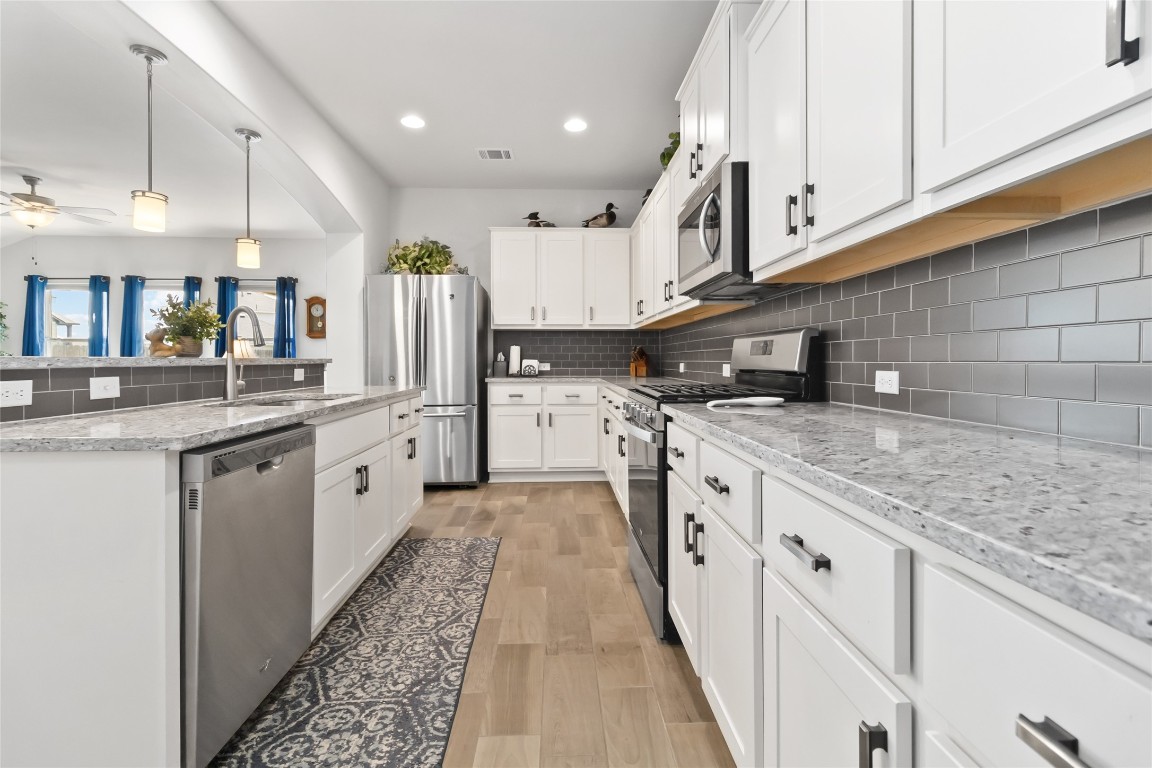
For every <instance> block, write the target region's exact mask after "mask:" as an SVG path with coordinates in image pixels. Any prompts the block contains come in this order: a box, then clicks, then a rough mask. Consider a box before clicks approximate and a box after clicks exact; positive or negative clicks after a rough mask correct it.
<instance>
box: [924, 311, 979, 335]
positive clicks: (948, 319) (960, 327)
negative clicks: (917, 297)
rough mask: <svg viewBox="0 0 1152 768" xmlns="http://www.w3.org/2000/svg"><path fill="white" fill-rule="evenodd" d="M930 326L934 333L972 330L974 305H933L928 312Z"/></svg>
mask: <svg viewBox="0 0 1152 768" xmlns="http://www.w3.org/2000/svg"><path fill="white" fill-rule="evenodd" d="M928 318H929V319H928V328H929V329H930V330H931V331H932V333H934V334H935V333H957V332H960V331H970V330H972V305H971V304H952V305H949V306H947V307H933V308H932V309H930V310H929V314H928Z"/></svg>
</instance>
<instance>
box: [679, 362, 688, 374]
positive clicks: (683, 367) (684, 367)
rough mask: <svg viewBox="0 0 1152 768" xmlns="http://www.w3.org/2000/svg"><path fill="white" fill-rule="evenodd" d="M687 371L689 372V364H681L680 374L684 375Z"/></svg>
mask: <svg viewBox="0 0 1152 768" xmlns="http://www.w3.org/2000/svg"><path fill="white" fill-rule="evenodd" d="M686 370H688V363H680V373H684V371H686Z"/></svg>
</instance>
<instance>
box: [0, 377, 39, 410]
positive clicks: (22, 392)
mask: <svg viewBox="0 0 1152 768" xmlns="http://www.w3.org/2000/svg"><path fill="white" fill-rule="evenodd" d="M13 405H32V382H30V381H0V406H5V407H7V406H13Z"/></svg>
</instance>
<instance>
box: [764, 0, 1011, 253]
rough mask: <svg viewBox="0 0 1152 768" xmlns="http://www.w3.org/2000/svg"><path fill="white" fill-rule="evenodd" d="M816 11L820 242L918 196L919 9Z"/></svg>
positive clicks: (812, 59) (812, 148)
mask: <svg viewBox="0 0 1152 768" xmlns="http://www.w3.org/2000/svg"><path fill="white" fill-rule="evenodd" d="M973 5H985V4H984V3H973ZM806 6H807V12H808V34H807V41H808V55H807V59H808V182H809V183H810V184H812V185H813V186H814V187H815V189H814V191H813V194H812V198H811V212H812V216H813V218H814V219H815V221H814V222H813V224H812V232H811V233H810V237H811V238H812V239H814V240H820V239H822V238H824V237H827V236H829V235H832V234H834V233H836V232H839V231H841V230H843V229H846V228H848V227H850V226H852V225H853V224H857V223H859V222H861V221H864V220H865V219H868V218H871V217H872V216H875V215H876V214H878V213H881V212H882V211H886V210H888V209H889V208H893V207H895V206H897V205H899V204H900V203H903V202H905V201H907V200H910V199H911V196H912V4H911V3H910V2H891V0H828V1H827V2H811V3H806ZM996 6H999V3H997V4H996ZM994 15H995V13H994ZM862 30H867V32H866V33H862ZM1030 37H1031V36H1030ZM1023 47H1027V46H1023ZM862 62H867V66H862V64H861V63H862ZM801 203H803V201H801ZM801 207H803V205H802V206H801ZM776 210H777V211H779V210H781V209H776ZM778 215H779V214H778ZM776 220H777V221H779V220H780V219H776Z"/></svg>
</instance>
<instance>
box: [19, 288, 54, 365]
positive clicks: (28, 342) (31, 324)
mask: <svg viewBox="0 0 1152 768" xmlns="http://www.w3.org/2000/svg"><path fill="white" fill-rule="evenodd" d="M24 279H25V280H27V281H28V299H27V300H26V301H25V302H24V341H23V344H22V345H21V347H20V354H22V355H35V356H37V357H39V356H41V355H43V354H44V346H45V342H44V288H45V287H47V285H48V278H46V277H44V276H43V275H27V276H26V277H25V278H24Z"/></svg>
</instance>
